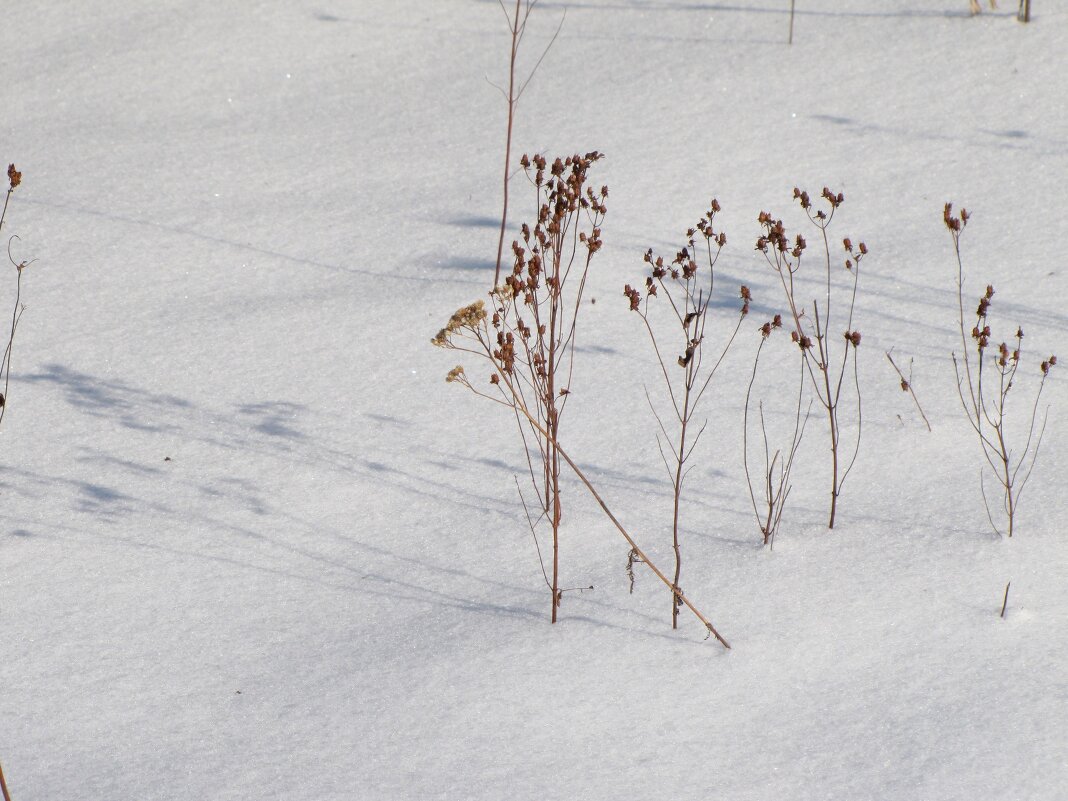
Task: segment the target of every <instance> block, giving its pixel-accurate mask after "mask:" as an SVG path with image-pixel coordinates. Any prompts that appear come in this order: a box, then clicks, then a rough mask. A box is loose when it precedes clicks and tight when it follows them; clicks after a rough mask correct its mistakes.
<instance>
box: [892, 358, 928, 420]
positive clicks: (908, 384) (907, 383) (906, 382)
mask: <svg viewBox="0 0 1068 801" xmlns="http://www.w3.org/2000/svg"><path fill="white" fill-rule="evenodd" d="M893 353H894V349H893V348H890V350H888V351H887V352H886V358H887V359H888V360H889V362H890V365H891V366H892V367H893V368H894V371H895V372H896V373H897V377H898V378H899V379H900V380H901V391H902V392H907V393H909V395H911V396H912V402H913V403H915V404H916V411H918V412H919V413H920V417H922V418H923V422H924V425H926V426H927V430H928V431H930V430H931V421H930V420H928V419H927V415H926V414H924V413H923V407H922V406H920V399H919V398H917V397H916V390H914V389H913V388H912V359H909V377H908V378H905V374H904V373H903V372H901V368H900V367H898V366H897V362H895V361H894V356H893Z"/></svg>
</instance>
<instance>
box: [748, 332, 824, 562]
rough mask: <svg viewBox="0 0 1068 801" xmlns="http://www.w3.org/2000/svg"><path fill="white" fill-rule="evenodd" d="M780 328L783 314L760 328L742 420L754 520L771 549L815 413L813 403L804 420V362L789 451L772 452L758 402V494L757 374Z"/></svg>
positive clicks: (761, 407)
mask: <svg viewBox="0 0 1068 801" xmlns="http://www.w3.org/2000/svg"><path fill="white" fill-rule="evenodd" d="M780 328H782V315H779V314H776V315H775V317H774V318H772V319H771V320H769V321H768V322H766V323H764V325H762V326H760V345H758V346H757V352H756V356H755V357H754V358H753V372H752V375H750V377H749V387H748V388H747V389H746V391H745V414H744V417H743V419H742V460H743V464H744V466H745V481H746V484H747V485H748V487H749V499H750V501H751V502H752V504H753V516H754V518H755V519H756V524H757V528H759V529H760V535H761V537H762V538H763V540H764V545H767V546H768V548H769V549H770V548H774V547H775V536H776V534H778V532H779V526H780V524H781V523H782V513H783V511H784V510H785V509H786V501H787V499H788V498H789V497H790V489H791V488H792V486H793V485H792V484H791V483H790V474H791V472H792V471H793V468H794V458H795V457H796V456H797V449H798V447H799V446H800V445H801V438H802V437H803V436H804V435H805V425H806V424H807V423H808V418H809V414H810V412H811V411H812V404H811V402H810V403H809V408H808V410H807V411H806V412H805V414H804V416H802V415H801V403H802V397H803V396H804V390H805V366H804V363H803V362H802V363H801V364H800V365H799V368H800V369H799V372H798V376H797V404H796V408H795V411H794V429H793V433H792V434H791V435H790V440H789V443H788V444H787V445H786V447H785V449H783V448H777V449H776V450H775V451H774V452H772V449H771V444H770V440H769V437H768V426H767V422H766V421H765V419H764V401H763V400H760V401H758V402H757V418H758V420H759V422H760V444H761V445H762V446H763V447H762V448H761V449H760V453H761V456H762V459H763V462H762V464H763V467H762V468H761V470H760V476H759V478H760V481H759V485H760V491H759V493H758V492H757V489H756V488H755V487H754V486H753V472H754V471H755V468H753V467H750V459H749V428H750V424H749V411H750V409H751V408H752V397H753V384H755V383H756V378H757V371H758V369H759V367H760V355H761V353H762V352H763V350H764V345H766V344H767V342H768V340H769V339H770V338H771V336H772V334H773V332H775V331H776V330H778V329H780ZM758 495H759V497H760V499H759V500H758V499H757V496H758Z"/></svg>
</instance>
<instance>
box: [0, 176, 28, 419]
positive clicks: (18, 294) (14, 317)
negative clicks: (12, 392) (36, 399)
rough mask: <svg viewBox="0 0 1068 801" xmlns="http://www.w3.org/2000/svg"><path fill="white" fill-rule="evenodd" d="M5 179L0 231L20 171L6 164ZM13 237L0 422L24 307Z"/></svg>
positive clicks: (1, 365)
mask: <svg viewBox="0 0 1068 801" xmlns="http://www.w3.org/2000/svg"><path fill="white" fill-rule="evenodd" d="M7 180H8V188H7V194H6V195H5V196H4V208H3V211H0V232H2V231H3V229H4V221H5V219H6V218H7V208H8V204H9V203H10V202H11V195H12V193H13V192H14V191H15V188H16V187H17V186H18V185H19V184H20V183H21V182H22V173H21V172H19V171H18V170H16V169H15V165H14V164H11V165H8V168H7ZM15 239H18V237H16V236H12V237H11V238H10V239H9V240H8V243H7V258H8V260H9V261H10V262H11V264H12V265H14V267H15V273H16V278H15V307H14V309H13V310H12V312H11V328H10V330H9V332H8V338H7V346H6V347H5V348H4V356H3V359H2V360H0V377H2V378H3V382H4V391H3V392H2V393H0V422H3V419H4V414H5V413H6V412H7V397H8V391H9V389H10V387H11V351H12V348H13V347H14V345H15V331H16V330H17V329H18V325H19V320H21V319H22V313H23V311H24V310H25V308H26V307H25V306H24V305H23V304H22V271H23V270H25V269H26V267H27V266H29V265H28V264H27V262H25V261H22V262H17V261H15V259H14V257H13V256H12V255H11V242H12V241H14V240H15Z"/></svg>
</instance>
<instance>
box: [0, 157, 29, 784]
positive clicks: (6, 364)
mask: <svg viewBox="0 0 1068 801" xmlns="http://www.w3.org/2000/svg"><path fill="white" fill-rule="evenodd" d="M7 181H8V186H7V194H6V195H5V196H4V208H3V211H0V233H2V232H3V230H4V221H5V220H6V219H7V207H8V204H9V203H10V202H11V195H12V194H13V193H14V191H15V189H16V188H17V187H18V185H19V184H20V183H21V182H22V173H21V172H19V171H18V170H16V169H15V165H14V164H9V165H8V168H7ZM15 239H17V237H14V236H12V237H11V238H10V239H8V242H7V258H8V260H9V261H10V262H11V264H12V265H14V267H15V307H14V310H13V311H12V312H11V328H10V330H9V332H8V337H7V347H5V348H4V358H3V360H2V361H0V378H2V379H3V382H4V391H3V392H2V393H0V422H3V419H4V414H5V413H6V412H7V398H8V392H9V390H10V388H11V353H12V349H13V348H14V345H15V330H16V329H17V328H18V325H19V320H20V319H21V318H22V312H23V310H24V309H25V306H23V305H22V271H23V270H25V269H26V267H27V263H26V262H25V261H15V259H14V257H13V256H12V255H11V243H12V241H13V240H15ZM0 792H3V795H4V801H11V796H10V795H9V794H8V790H7V782H6V781H5V780H4V770H3V768H0Z"/></svg>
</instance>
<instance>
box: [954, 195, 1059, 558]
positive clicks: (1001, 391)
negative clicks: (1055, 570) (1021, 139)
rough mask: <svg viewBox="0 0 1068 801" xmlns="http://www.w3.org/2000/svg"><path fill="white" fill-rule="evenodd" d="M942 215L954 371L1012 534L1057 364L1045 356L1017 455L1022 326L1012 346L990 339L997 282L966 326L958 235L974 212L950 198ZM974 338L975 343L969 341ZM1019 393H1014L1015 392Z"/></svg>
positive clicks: (988, 513) (981, 477) (982, 487)
mask: <svg viewBox="0 0 1068 801" xmlns="http://www.w3.org/2000/svg"><path fill="white" fill-rule="evenodd" d="M942 219H943V221H944V222H945V224H946V228H948V229H949V233H950V235H951V236H952V238H953V251H954V253H955V254H956V258H957V304H958V310H959V313H960V316H959V324H960V338H961V346H962V353H961V358H960V361H959V362H958V360H957V354H956V353H954V354H953V373H954V375H955V376H956V378H957V394H958V395H959V396H960V402H961V406H962V407H963V408H964V413H965V415H966V416H967V418H968V423H969V425H971V427H972V430H973V431H975V434H976V436H977V437H978V439H979V445H980V447H981V449H982V452H983V458H984V460H985V461H986V466H988V467H990V469H991V471H992V472H993V475H994V478H995V481H996V482H997V484H998V486H999V487H1000V490H1001V496H1002V511H1003V512H1004V522H1003V525H1005V527H1006V530H1007V533H1008V536H1010V537H1011V536H1012V535H1013V531H1014V528H1015V522H1016V512H1017V510H1018V509H1019V504H1020V496H1021V495H1022V494H1023V491H1024V488H1025V487H1026V486H1027V482H1028V480H1029V479H1030V478H1031V472H1032V471H1033V470H1034V467H1035V462H1036V461H1037V459H1038V452H1039V449H1040V448H1041V447H1042V438H1043V436H1044V435H1045V433H1046V421H1047V419H1048V417H1049V407H1046V409H1045V411H1044V412H1043V414H1042V423H1041V425H1040V426H1038V429H1037V434H1036V425H1037V424H1038V408H1039V401H1040V400H1041V398H1042V390H1043V389H1044V388H1045V386H1046V379H1047V378H1048V377H1049V372H1050V369H1051V368H1052V367H1054V366H1055V365H1056V364H1057V357H1056V356H1050V357H1049V358H1048V359H1045V360H1044V361H1043V362H1042V363H1041V364H1040V365H1039V369H1040V371H1041V373H1042V378H1041V379H1040V381H1039V384H1038V391H1037V392H1036V393H1035V400H1034V403H1033V404H1032V406H1031V419H1030V421H1029V422H1028V424H1027V439H1026V440H1025V442H1024V446H1023V449H1022V450H1019V451H1017V452H1016V453H1017V456H1016V458H1015V459H1014V458H1013V452H1014V449H1013V448H1012V447H1010V445H1009V437H1008V431H1007V426H1006V413H1007V402H1008V397H1009V392H1010V390H1012V388H1013V387H1014V386H1015V382H1016V373H1017V370H1018V369H1019V367H1020V359H1021V356H1022V354H1023V339H1024V332H1023V329H1022V328H1019V327H1017V329H1016V336H1015V338H1014V340H1013V345H1012V347H1011V348H1010V346H1009V344H1008V343H1007V342H1002V343H1001V344H1000V345H998V346H996V347H993V346H992V345H991V343H992V342H993V341H994V340H993V339H992V337H993V334H992V332H991V330H990V325H989V321H988V315H989V313H990V307H991V305H992V304H993V297H994V287H993V286H991V285H989V284H988V285H987V287H986V291H985V292H984V293H983V295H982V296H981V297H980V298H979V305H978V307H977V308H976V311H975V319H976V322H975V325H974V326H973V327H972V330H971V333H970V335H969V334H968V333H967V332H966V326H965V323H964V263H963V260H962V258H961V252H960V237H961V234H962V233H963V232H964V228H965V227H966V226H967V225H968V220H969V219H971V216H970V215H969V214H968V210H967V209H961V210H960V216H959V217H954V216H953V204H952V203H947V204H946V205H945V209H944V210H943V214H942ZM969 340H971V347H969ZM971 348H975V366H974V369H973V366H972V360H971V356H970V355H969V351H970V350H971ZM991 371H993V373H994V376H993V386H991V378H990V372H991ZM1014 397H1015V396H1014ZM1021 471H1022V475H1021ZM985 473H986V470H985V467H982V466H981V467H980V471H979V489H980V490H981V493H982V496H983V506H984V508H985V509H986V516H987V520H988V521H989V522H990V526H991V528H993V529H994V531H995V532H997V533H998V534H1001V533H1002V529H1001V527H1000V526H999V525H998V524H997V522H996V521H995V520H994V514H993V512H992V511H991V509H990V503H989V500H988V498H987V495H986V487H985V481H984V476H985Z"/></svg>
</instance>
